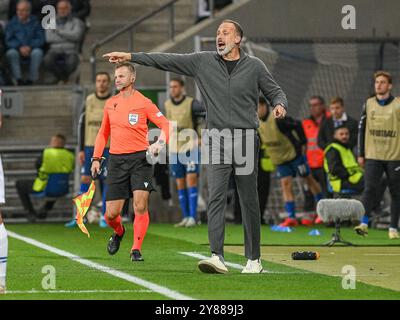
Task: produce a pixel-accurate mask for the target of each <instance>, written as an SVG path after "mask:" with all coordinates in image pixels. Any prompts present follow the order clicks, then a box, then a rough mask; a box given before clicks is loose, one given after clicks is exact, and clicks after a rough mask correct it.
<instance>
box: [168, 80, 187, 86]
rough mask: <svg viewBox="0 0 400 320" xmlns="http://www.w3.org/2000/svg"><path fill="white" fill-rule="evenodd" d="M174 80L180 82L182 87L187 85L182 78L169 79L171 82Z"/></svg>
mask: <svg viewBox="0 0 400 320" xmlns="http://www.w3.org/2000/svg"><path fill="white" fill-rule="evenodd" d="M172 81H175V82H178V83H179V84H180V85H181V87H184V86H185V81H183V79H182V78H172V79H171V80H169V82H172Z"/></svg>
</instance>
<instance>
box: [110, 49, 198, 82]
mask: <svg viewBox="0 0 400 320" xmlns="http://www.w3.org/2000/svg"><path fill="white" fill-rule="evenodd" d="M103 58H107V59H108V61H109V62H111V63H121V62H133V63H137V64H140V65H143V66H148V67H154V68H157V69H160V70H164V71H171V72H174V73H177V74H181V75H185V76H188V77H194V76H195V75H196V73H197V70H198V67H199V64H200V54H199V53H188V54H178V53H144V52H138V53H127V52H111V53H106V54H104V55H103Z"/></svg>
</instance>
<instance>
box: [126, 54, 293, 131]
mask: <svg viewBox="0 0 400 320" xmlns="http://www.w3.org/2000/svg"><path fill="white" fill-rule="evenodd" d="M132 62H134V63H137V64H140V65H144V66H151V67H155V68H157V69H160V70H164V71H171V72H174V73H177V74H181V75H185V76H188V77H192V78H194V80H195V81H196V84H197V86H198V87H199V89H200V92H201V95H202V97H203V100H204V105H205V107H206V110H207V128H208V129H214V128H215V129H218V130H222V129H225V128H228V129H257V128H258V117H257V104H258V97H259V92H260V90H261V91H262V93H263V94H264V95H265V97H266V98H267V99H268V100H269V101H270V103H271V105H272V106H276V105H278V104H281V105H283V106H284V107H285V108H287V99H286V95H285V93H284V92H283V91H282V89H281V88H280V87H279V85H278V84H277V83H276V82H275V80H274V79H273V78H272V75H271V73H270V72H269V71H268V69H267V67H266V66H265V64H264V63H263V62H262V61H261V60H260V59H258V58H256V57H253V56H249V55H247V54H246V53H245V52H244V51H243V50H242V49H240V59H239V61H238V63H237V65H236V66H235V68H234V69H233V71H232V73H231V74H230V75H229V73H228V70H227V68H226V65H225V62H224V61H223V59H222V58H221V57H220V56H219V55H218V54H217V52H213V51H203V52H198V53H190V54H176V53H143V52H139V53H132Z"/></svg>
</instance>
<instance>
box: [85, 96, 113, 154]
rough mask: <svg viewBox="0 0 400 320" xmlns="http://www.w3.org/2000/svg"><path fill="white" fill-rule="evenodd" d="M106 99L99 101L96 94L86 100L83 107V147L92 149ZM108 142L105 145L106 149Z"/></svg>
mask: <svg viewBox="0 0 400 320" xmlns="http://www.w3.org/2000/svg"><path fill="white" fill-rule="evenodd" d="M106 101H107V99H99V98H97V96H96V94H94V93H93V94H90V95H88V96H87V98H86V106H85V146H86V147H93V146H94V144H95V141H96V137H97V133H98V132H99V129H100V126H101V121H102V120H103V113H104V106H105V104H106ZM109 147H110V142H109V141H108V143H107V148H109Z"/></svg>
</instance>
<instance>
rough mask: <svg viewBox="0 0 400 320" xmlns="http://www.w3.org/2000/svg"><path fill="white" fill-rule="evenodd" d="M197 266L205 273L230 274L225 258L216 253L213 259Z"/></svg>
mask: <svg viewBox="0 0 400 320" xmlns="http://www.w3.org/2000/svg"><path fill="white" fill-rule="evenodd" d="M197 266H198V267H199V269H200V271H201V272H204V273H228V269H227V268H226V266H225V263H224V260H223V258H221V257H220V256H218V255H216V254H214V253H213V254H212V255H211V258H209V259H206V260H201V261H199V263H198V265H197Z"/></svg>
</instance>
